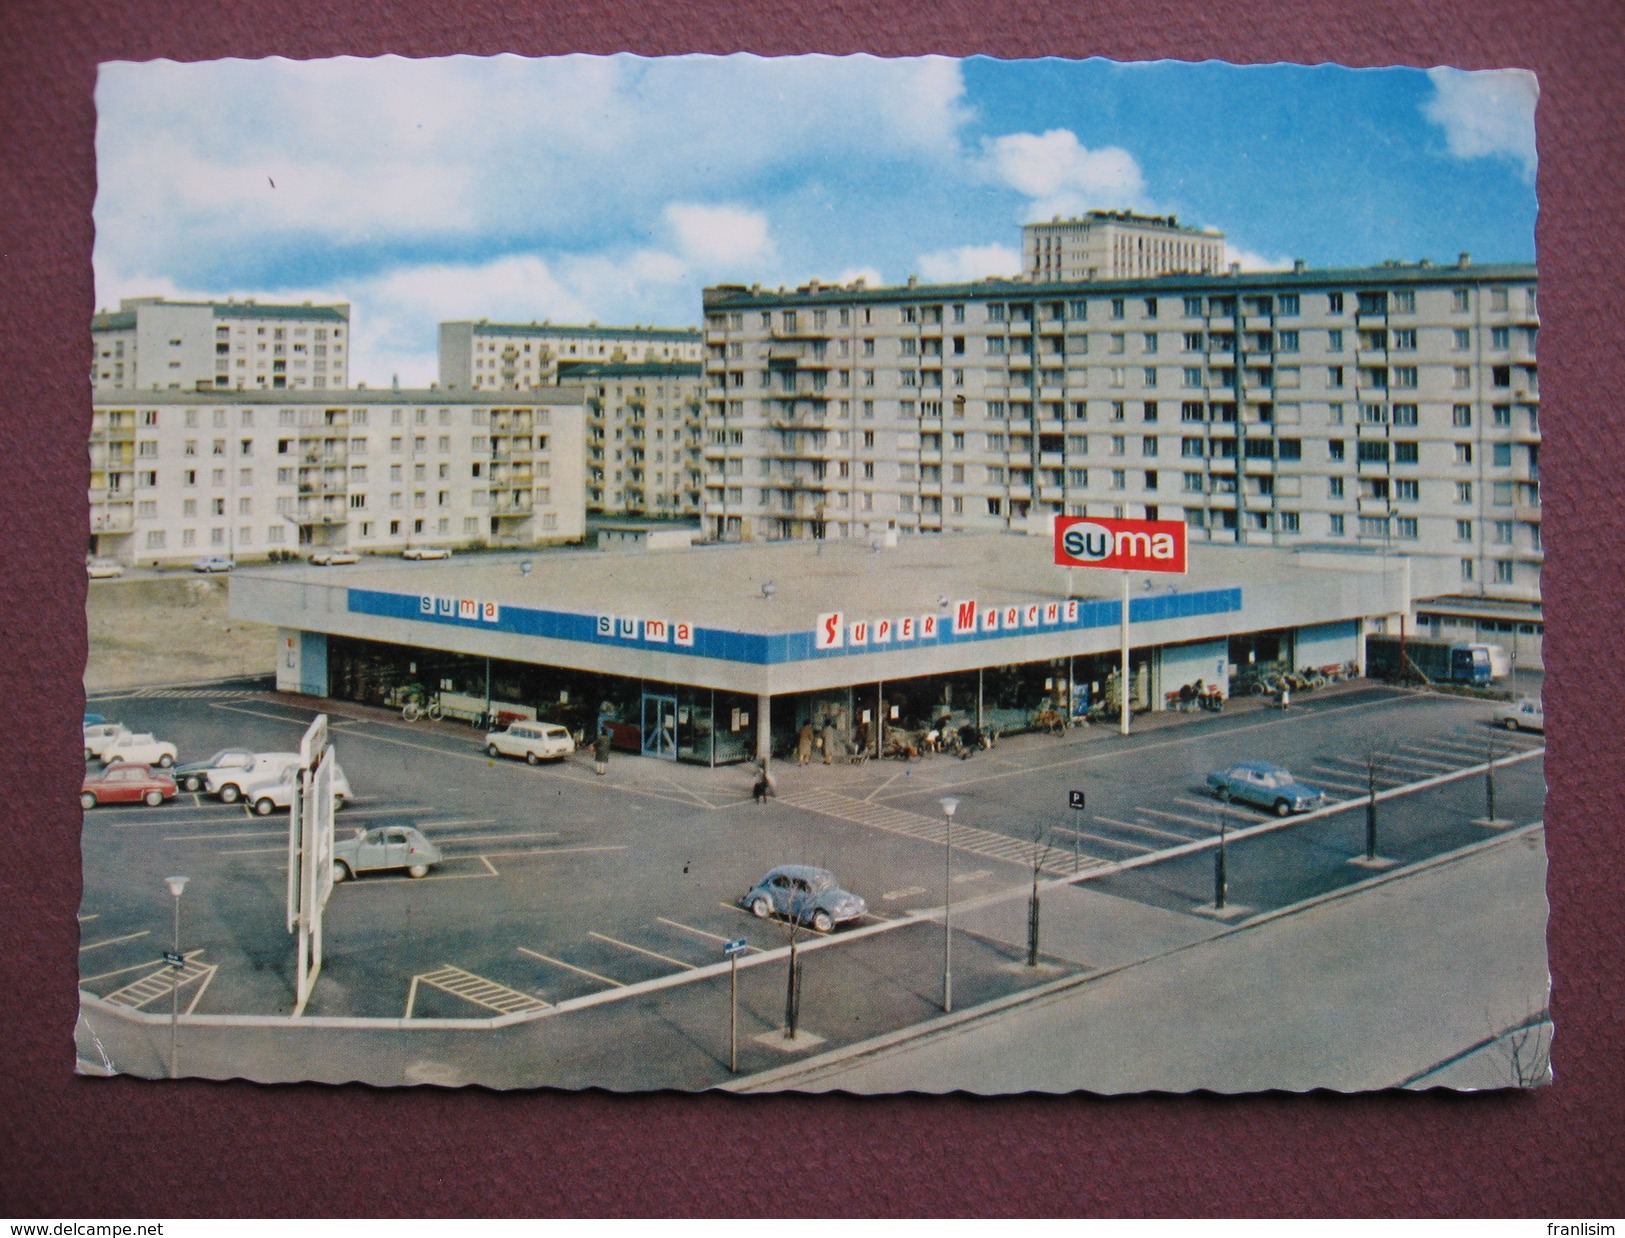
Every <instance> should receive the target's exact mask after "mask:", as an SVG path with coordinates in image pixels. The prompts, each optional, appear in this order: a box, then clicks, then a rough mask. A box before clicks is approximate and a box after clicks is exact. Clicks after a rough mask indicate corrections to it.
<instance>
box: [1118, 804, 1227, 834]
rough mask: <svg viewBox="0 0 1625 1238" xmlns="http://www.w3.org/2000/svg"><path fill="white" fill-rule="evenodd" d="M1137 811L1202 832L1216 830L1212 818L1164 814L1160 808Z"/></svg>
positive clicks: (1174, 813) (1178, 813)
mask: <svg viewBox="0 0 1625 1238" xmlns="http://www.w3.org/2000/svg"><path fill="white" fill-rule="evenodd" d="M1135 811H1136V812H1141V813H1144V814H1145V815H1146V816H1148V817H1166V818H1167V819H1168V820H1170V821H1178V822H1179V823H1180V824H1182V825H1194V826H1196V827H1197V828H1198V829H1202V830H1212V829H1213V828H1214V819H1213V817H1212V816H1206V817H1192V816H1190V815H1188V814H1186V813H1182V812H1164V811H1163V810H1162V809H1160V808H1137V809H1135Z"/></svg>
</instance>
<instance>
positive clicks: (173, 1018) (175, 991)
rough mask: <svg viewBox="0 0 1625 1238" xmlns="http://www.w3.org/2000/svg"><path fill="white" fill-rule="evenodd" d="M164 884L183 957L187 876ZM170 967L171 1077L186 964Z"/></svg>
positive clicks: (177, 954)
mask: <svg viewBox="0 0 1625 1238" xmlns="http://www.w3.org/2000/svg"><path fill="white" fill-rule="evenodd" d="M164 884H165V885H167V886H168V887H169V893H170V897H172V898H173V899H174V900H175V950H174V958H180V957H181V892H182V891H183V890H185V889H186V878H185V877H165V878H164ZM169 966H170V969H171V970H172V971H173V972H174V974H173V975H171V976H170V984H169V1077H170V1078H171V1079H173V1078H175V1074H176V1071H175V1061H176V1039H177V1034H178V1029H179V1027H180V1015H181V983H180V982H181V978H180V968H181V967H182V966H184V964H177V963H175V961H174V959H171V960H170V964H169Z"/></svg>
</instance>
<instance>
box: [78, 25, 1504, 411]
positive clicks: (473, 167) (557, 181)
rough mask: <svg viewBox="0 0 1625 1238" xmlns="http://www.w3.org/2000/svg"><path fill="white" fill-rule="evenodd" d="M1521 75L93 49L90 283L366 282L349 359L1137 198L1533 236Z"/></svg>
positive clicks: (979, 257) (1442, 247)
mask: <svg viewBox="0 0 1625 1238" xmlns="http://www.w3.org/2000/svg"><path fill="white" fill-rule="evenodd" d="M1535 97H1536V88H1535V83H1534V78H1533V77H1532V76H1531V75H1529V74H1527V73H1524V72H1521V71H1505V72H1478V73H1466V72H1460V71H1456V70H1450V69H1435V70H1428V71H1424V70H1419V69H1361V70H1350V69H1342V68H1338V67H1335V66H1318V67H1306V66H1291V65H1269V66H1247V67H1237V66H1232V65H1227V64H1222V63H1218V62H1207V63H1203V64H1179V63H1173V62H1166V61H1164V62H1156V63H1151V64H1116V63H1112V62H1109V61H1103V60H1091V61H1063V60H1025V61H994V60H989V59H984V58H976V59H971V60H950V59H944V58H939V57H927V58H921V59H912V60H880V59H876V58H873V57H867V56H856V57H843V58H832V57H820V56H809V57H796V58H788V59H777V60H773V59H762V58H758V57H753V56H729V57H698V56H695V57H674V58H670V59H663V60H645V59H640V58H638V57H633V56H614V57H588V56H569V57H560V58H555V59H548V60H527V59H522V58H519V57H513V56H501V57H492V58H474V57H451V58H446V59H439V60H415V61H414V60H405V59H401V58H398V57H384V58H380V59H375V60H358V59H349V58H346V59H336V60H326V61H304V62H297V61H288V60H280V59H270V60H259V61H241V60H231V61H213V62H206V63H201V64H177V63H174V62H171V61H154V62H149V63H145V64H131V63H114V64H108V65H104V66H103V67H102V70H101V76H100V80H99V82H98V86H97V92H96V100H97V109H98V129H97V170H98V183H99V191H98V196H97V201H96V225H97V233H96V249H95V268H96V289H97V300H98V304H99V305H103V306H112V305H114V304H116V302H117V300H118V298H120V297H122V296H136V295H151V294H161V295H167V296H172V297H210V298H222V297H226V296H239V297H242V296H256V297H259V298H262V299H265V300H300V301H302V300H305V299H318V300H346V301H349V302H351V303H352V305H353V306H354V314H355V317H354V320H353V321H354V337H355V339H354V344H353V356H352V361H351V377H352V380H359V381H365V382H369V383H374V384H379V383H386V382H388V381H390V379H391V377H392V376H397V375H398V376H399V378H400V381H401V382H402V383H403V384H408V385H419V384H427V383H428V382H430V381H432V380H433V379H434V378H435V377H436V375H435V343H436V332H435V324H436V323H438V322H439V321H441V320H442V319H450V318H468V317H475V318H491V319H495V320H499V321H507V320H517V321H530V320H531V319H542V318H551V319H553V320H554V321H555V322H587V321H599V322H604V323H616V324H622V323H653V324H658V325H682V324H695V323H697V322H698V319H699V301H700V289H701V288H703V287H704V286H705V285H707V284H713V283H724V282H729V283H757V282H760V283H762V284H765V285H768V286H770V287H777V286H779V285H781V284H782V285H786V286H794V285H797V284H801V283H804V282H806V281H807V280H808V279H810V278H818V279H822V280H826V281H829V280H837V279H849V278H852V277H853V276H855V275H864V276H865V277H867V278H868V279H869V280H870V282H871V283H877V282H879V283H902V282H903V281H904V280H906V279H907V278H908V276H909V275H911V274H918V275H919V276H920V277H921V278H922V279H924V280H926V281H933V280H936V281H940V280H952V279H967V278H968V279H975V278H980V277H982V276H984V275H996V274H1013V273H1014V272H1015V271H1016V270H1017V268H1018V265H1019V246H1020V226H1021V224H1022V223H1023V222H1024V221H1027V220H1032V219H1043V218H1049V217H1050V216H1052V215H1055V214H1058V213H1059V214H1077V213H1081V212H1083V211H1085V210H1090V209H1095V208H1111V209H1116V208H1124V207H1127V208H1132V209H1136V210H1141V211H1150V212H1155V213H1159V214H1169V213H1172V214H1176V215H1178V216H1179V218H1180V219H1181V221H1183V222H1185V223H1190V224H1195V225H1199V226H1202V227H1210V228H1218V229H1220V230H1222V231H1224V232H1225V233H1226V235H1227V238H1228V241H1229V244H1230V246H1231V250H1232V253H1231V259H1232V260H1233V261H1238V262H1240V263H1242V265H1243V266H1244V267H1247V268H1268V267H1274V266H1282V265H1288V264H1290V263H1291V261H1292V260H1293V259H1296V258H1302V259H1305V260H1306V261H1308V262H1309V263H1310V265H1312V266H1341V265H1363V264H1367V263H1376V262H1381V261H1383V260H1385V259H1389V258H1397V259H1402V260H1406V261H1415V260H1416V259H1418V258H1423V257H1428V258H1432V259H1434V260H1436V261H1440V262H1444V261H1450V260H1454V258H1455V257H1456V255H1457V253H1458V252H1460V251H1462V250H1467V251H1470V252H1472V254H1473V255H1474V257H1475V259H1476V260H1479V261H1520V262H1524V261H1532V260H1533V258H1534V225H1535V184H1534V174H1535V136H1534V109H1535Z"/></svg>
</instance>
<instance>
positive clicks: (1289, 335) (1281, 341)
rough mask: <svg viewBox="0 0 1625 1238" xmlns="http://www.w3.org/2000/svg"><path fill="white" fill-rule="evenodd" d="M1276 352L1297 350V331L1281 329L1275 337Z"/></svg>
mask: <svg viewBox="0 0 1625 1238" xmlns="http://www.w3.org/2000/svg"><path fill="white" fill-rule="evenodd" d="M1275 351H1276V352H1297V351H1298V333H1297V332H1296V331H1281V332H1278V333H1277V334H1276V337H1275Z"/></svg>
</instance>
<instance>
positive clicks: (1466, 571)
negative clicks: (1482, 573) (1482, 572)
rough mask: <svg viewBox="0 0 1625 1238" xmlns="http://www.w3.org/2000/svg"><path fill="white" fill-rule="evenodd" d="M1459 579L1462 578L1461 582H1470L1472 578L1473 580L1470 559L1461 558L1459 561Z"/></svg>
mask: <svg viewBox="0 0 1625 1238" xmlns="http://www.w3.org/2000/svg"><path fill="white" fill-rule="evenodd" d="M1461 579H1462V583H1463V584H1471V583H1472V580H1473V561H1472V560H1471V559H1463V560H1462V561H1461Z"/></svg>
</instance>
